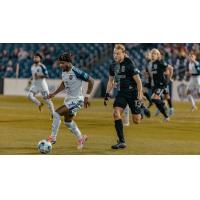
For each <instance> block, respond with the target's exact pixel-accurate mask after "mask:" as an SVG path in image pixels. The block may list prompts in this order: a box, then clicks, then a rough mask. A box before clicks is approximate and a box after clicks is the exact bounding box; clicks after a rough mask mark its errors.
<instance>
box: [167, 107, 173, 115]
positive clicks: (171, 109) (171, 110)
mask: <svg viewBox="0 0 200 200" xmlns="http://www.w3.org/2000/svg"><path fill="white" fill-rule="evenodd" d="M173 114H174V108H169V113H168V115H169V116H172V115H173Z"/></svg>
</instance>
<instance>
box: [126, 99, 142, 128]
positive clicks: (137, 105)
mask: <svg viewBox="0 0 200 200" xmlns="http://www.w3.org/2000/svg"><path fill="white" fill-rule="evenodd" d="M128 105H129V107H130V110H131V113H132V120H133V123H134V124H139V123H140V122H141V120H142V102H141V101H138V100H133V99H132V98H130V99H128Z"/></svg>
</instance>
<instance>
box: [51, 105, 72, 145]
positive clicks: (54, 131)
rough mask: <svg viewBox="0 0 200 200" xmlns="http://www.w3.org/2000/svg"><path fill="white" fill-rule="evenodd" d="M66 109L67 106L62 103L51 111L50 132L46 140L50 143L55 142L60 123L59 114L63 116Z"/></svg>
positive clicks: (66, 111)
mask: <svg viewBox="0 0 200 200" xmlns="http://www.w3.org/2000/svg"><path fill="white" fill-rule="evenodd" d="M68 111H69V110H68V108H67V107H66V106H65V105H62V106H61V107H59V108H58V109H56V111H55V112H54V113H53V123H52V132H51V136H49V137H48V141H50V142H51V143H52V144H55V143H56V137H57V134H58V129H59V127H60V123H61V116H64V115H65V114H66V113H68Z"/></svg>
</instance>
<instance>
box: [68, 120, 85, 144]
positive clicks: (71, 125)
mask: <svg viewBox="0 0 200 200" xmlns="http://www.w3.org/2000/svg"><path fill="white" fill-rule="evenodd" d="M64 124H65V125H66V126H67V127H68V128H69V130H70V131H71V132H72V133H73V134H74V135H75V136H76V138H77V139H78V140H79V139H81V137H82V135H81V132H80V130H79V128H78V126H77V125H76V123H75V122H74V121H71V122H64Z"/></svg>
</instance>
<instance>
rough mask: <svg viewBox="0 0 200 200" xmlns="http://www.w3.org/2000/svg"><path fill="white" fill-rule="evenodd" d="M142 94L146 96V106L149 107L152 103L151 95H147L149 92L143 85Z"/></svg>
mask: <svg viewBox="0 0 200 200" xmlns="http://www.w3.org/2000/svg"><path fill="white" fill-rule="evenodd" d="M143 90H144V96H145V97H146V99H147V100H148V102H149V105H148V106H147V108H150V107H151V106H152V105H153V103H152V101H151V97H150V95H149V93H148V87H144V89H143Z"/></svg>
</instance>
